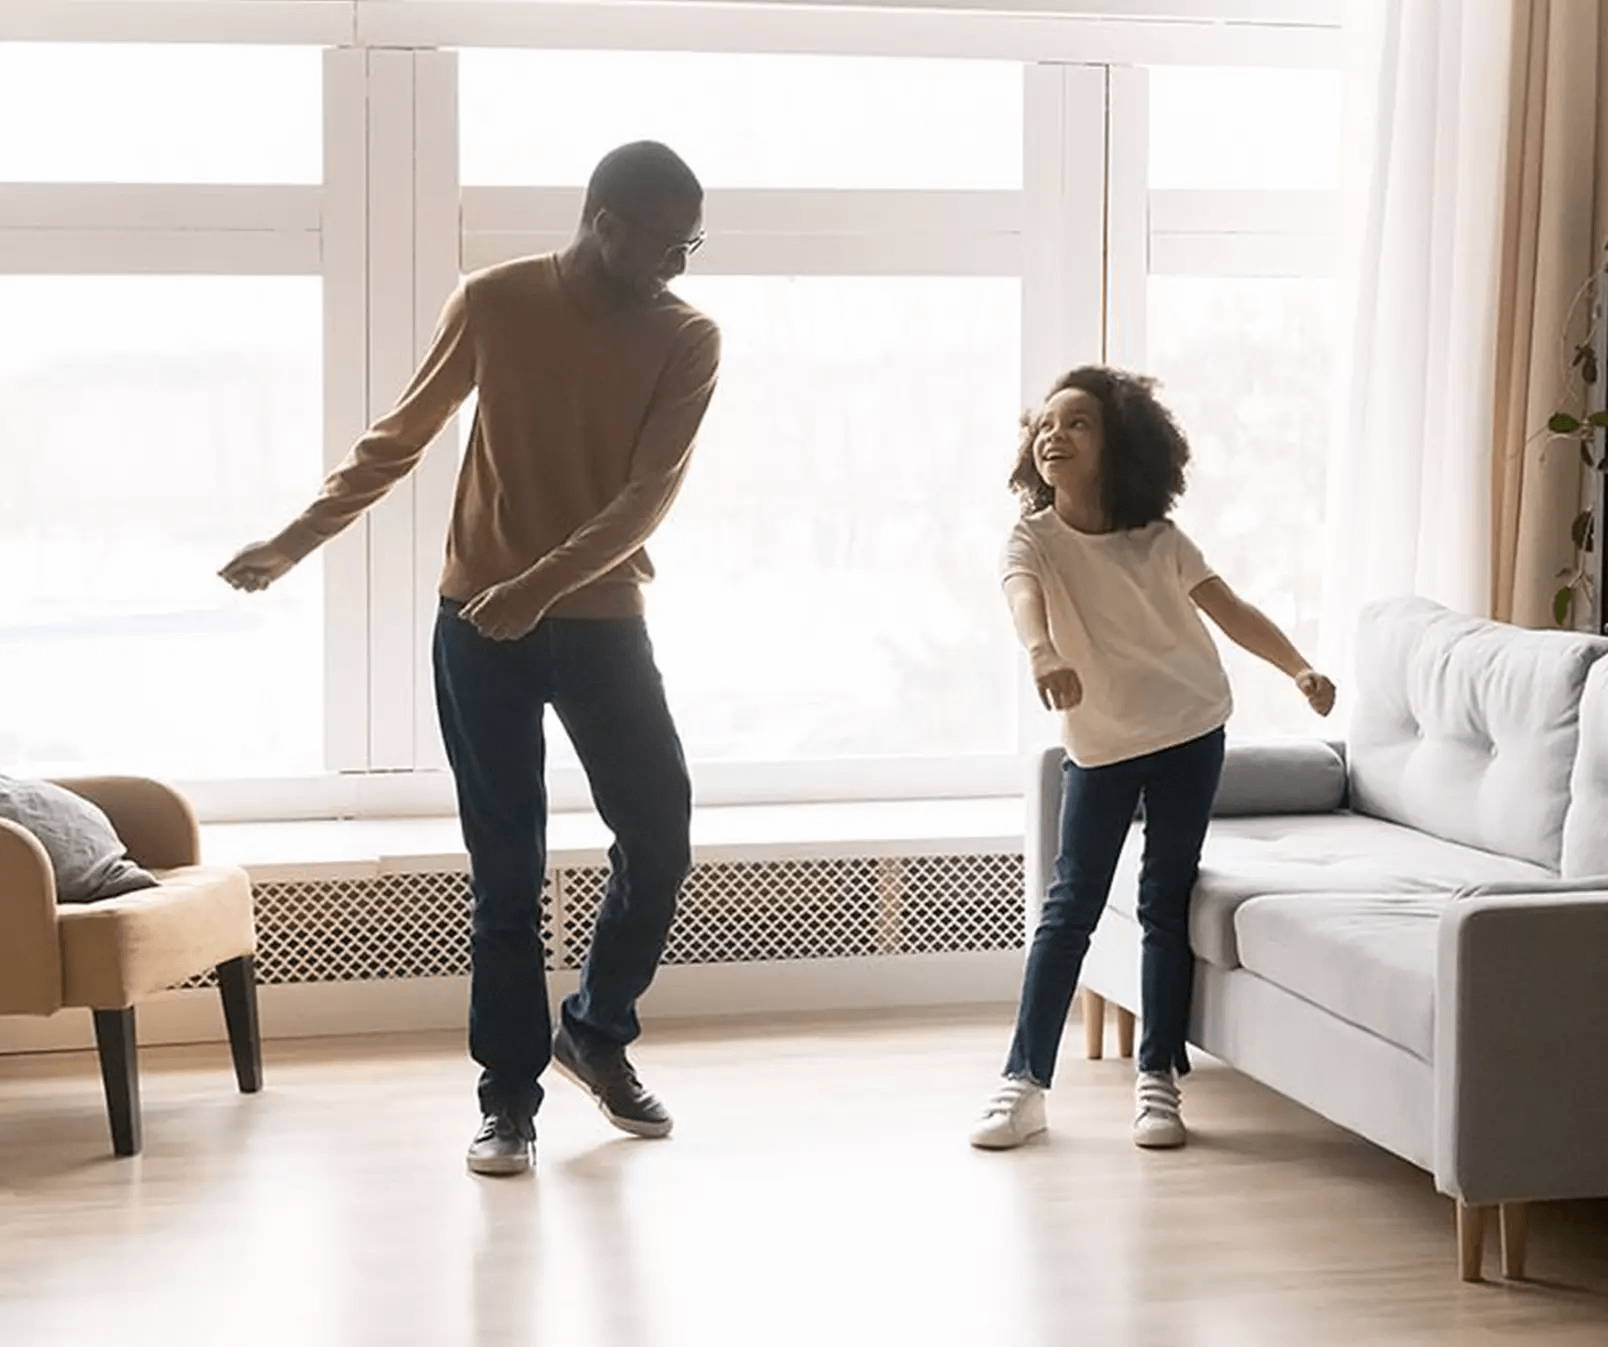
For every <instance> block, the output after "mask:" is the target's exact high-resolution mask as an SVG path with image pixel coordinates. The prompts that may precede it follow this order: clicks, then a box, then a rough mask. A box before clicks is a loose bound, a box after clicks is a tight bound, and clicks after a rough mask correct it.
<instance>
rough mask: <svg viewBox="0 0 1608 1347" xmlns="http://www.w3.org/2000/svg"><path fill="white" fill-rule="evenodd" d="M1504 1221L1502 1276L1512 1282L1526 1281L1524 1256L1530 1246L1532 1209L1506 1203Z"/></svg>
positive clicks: (1526, 1205)
mask: <svg viewBox="0 0 1608 1347" xmlns="http://www.w3.org/2000/svg"><path fill="white" fill-rule="evenodd" d="M1501 1221H1502V1275H1503V1276H1504V1277H1506V1278H1508V1279H1509V1280H1510V1281H1523V1280H1524V1254H1525V1249H1526V1246H1527V1245H1528V1244H1529V1235H1530V1208H1529V1205H1528V1204H1527V1203H1524V1202H1504V1203H1503V1204H1502V1208H1501Z"/></svg>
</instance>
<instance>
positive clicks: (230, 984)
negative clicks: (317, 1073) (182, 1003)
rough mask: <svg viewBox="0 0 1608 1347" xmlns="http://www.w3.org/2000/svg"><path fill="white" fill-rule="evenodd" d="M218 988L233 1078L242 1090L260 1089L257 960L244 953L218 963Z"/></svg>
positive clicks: (243, 1091) (260, 1064) (252, 1092)
mask: <svg viewBox="0 0 1608 1347" xmlns="http://www.w3.org/2000/svg"><path fill="white" fill-rule="evenodd" d="M218 992H219V994H220V995H221V996H222V998H223V1019H224V1023H225V1024H227V1025H228V1026H229V1048H230V1050H231V1051H232V1052H233V1054H234V1069H235V1079H236V1080H237V1081H239V1082H240V1091H241V1093H242V1094H256V1093H257V1091H258V1090H260V1089H262V1028H261V1026H260V1025H259V1023H258V1020H257V961H256V960H255V959H253V958H252V956H251V955H249V954H247V955H245V956H244V957H243V958H239V959H230V960H229V962H228V963H221V964H219V965H218Z"/></svg>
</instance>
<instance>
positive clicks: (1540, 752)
mask: <svg viewBox="0 0 1608 1347" xmlns="http://www.w3.org/2000/svg"><path fill="white" fill-rule="evenodd" d="M1604 654H1608V640H1602V639H1599V638H1596V637H1591V636H1582V635H1576V634H1573V633H1569V632H1558V631H1527V630H1524V629H1523V628H1520V627H1512V626H1508V625H1507V624H1506V623H1501V622H1491V621H1487V620H1485V619H1482V618H1472V617H1465V616H1463V615H1461V614H1459V613H1454V612H1452V611H1450V610H1449V609H1446V608H1442V607H1441V606H1440V605H1439V604H1436V603H1431V602H1430V601H1429V600H1427V599H1390V600H1386V601H1384V602H1382V603H1376V604H1373V605H1371V606H1370V607H1369V608H1368V609H1367V610H1366V611H1365V612H1364V614H1363V617H1362V622H1361V627H1360V630H1359V632H1358V637H1357V670H1356V684H1357V685H1356V689H1355V692H1356V697H1355V701H1354V703H1353V707H1354V710H1353V714H1352V722H1351V737H1350V749H1349V753H1348V755H1347V762H1348V770H1349V776H1350V785H1351V805H1352V808H1353V809H1355V810H1357V811H1358V812H1360V813H1364V814H1371V815H1373V816H1374V817H1376V818H1382V819H1388V820H1390V821H1391V822H1394V823H1400V824H1403V825H1405V826H1407V827H1411V828H1416V829H1418V830H1419V831H1420V832H1427V833H1430V834H1432V835H1434V836H1436V837H1443V838H1446V839H1447V840H1448V841H1453V842H1461V843H1463V844H1464V845H1466V846H1473V847H1479V848H1481V849H1482V850H1485V851H1495V852H1500V853H1502V854H1503V855H1507V856H1515V857H1519V858H1520V859H1523V860H1527V861H1532V862H1534V863H1535V864H1537V865H1545V866H1548V867H1550V868H1551V869H1553V870H1558V869H1560V867H1561V865H1562V861H1563V853H1564V820H1565V818H1566V816H1567V815H1568V813H1569V802H1570V788H1571V781H1572V778H1573V776H1574V772H1575V757H1576V749H1577V747H1578V744H1579V737H1580V702H1581V697H1582V694H1583V693H1584V691H1585V685H1586V678H1587V675H1588V674H1589V673H1590V672H1591V668H1592V666H1593V665H1594V664H1595V663H1597V661H1598V660H1599V659H1601V658H1602V656H1603V655H1604Z"/></svg>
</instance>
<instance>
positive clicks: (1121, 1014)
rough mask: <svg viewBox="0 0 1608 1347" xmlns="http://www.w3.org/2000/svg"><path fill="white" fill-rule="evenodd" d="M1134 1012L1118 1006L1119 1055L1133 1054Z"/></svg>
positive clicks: (1130, 1055)
mask: <svg viewBox="0 0 1608 1347" xmlns="http://www.w3.org/2000/svg"><path fill="white" fill-rule="evenodd" d="M1134 1018H1135V1017H1134V1013H1133V1011H1131V1010H1125V1009H1123V1007H1121V1006H1118V1007H1117V1056H1119V1057H1132V1056H1133V1026H1134Z"/></svg>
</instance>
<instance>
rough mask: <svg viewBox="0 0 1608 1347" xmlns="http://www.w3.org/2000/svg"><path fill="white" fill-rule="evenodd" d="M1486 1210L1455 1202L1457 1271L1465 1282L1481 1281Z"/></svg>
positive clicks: (1483, 1263)
mask: <svg viewBox="0 0 1608 1347" xmlns="http://www.w3.org/2000/svg"><path fill="white" fill-rule="evenodd" d="M1485 1212H1486V1208H1484V1207H1476V1206H1471V1205H1470V1204H1469V1203H1467V1202H1464V1201H1463V1200H1462V1199H1461V1198H1459V1199H1458V1201H1457V1258H1458V1270H1459V1272H1460V1274H1461V1276H1462V1278H1463V1280H1464V1281H1466V1282H1477V1281H1481V1280H1483V1274H1484V1269H1485Z"/></svg>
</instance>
